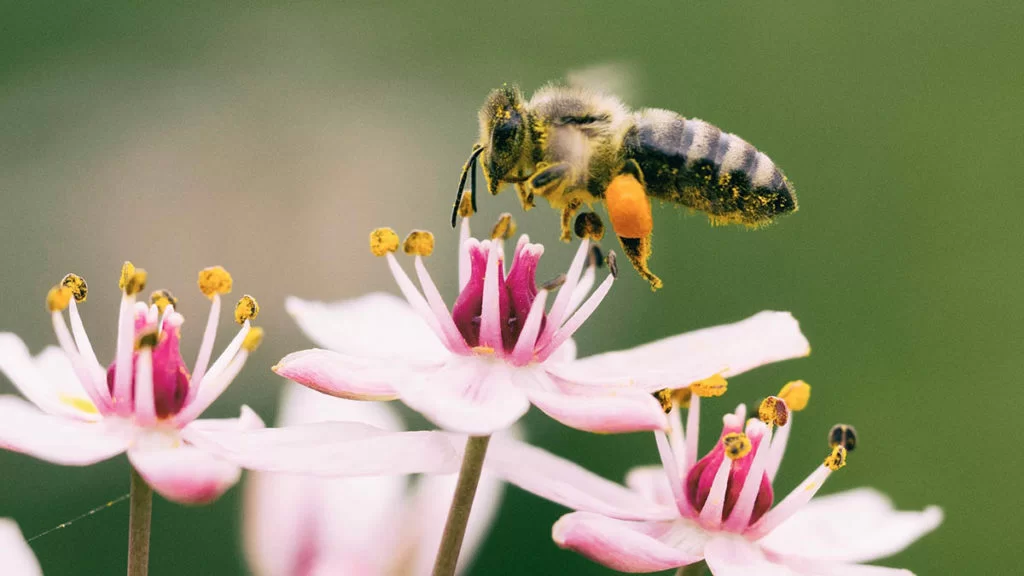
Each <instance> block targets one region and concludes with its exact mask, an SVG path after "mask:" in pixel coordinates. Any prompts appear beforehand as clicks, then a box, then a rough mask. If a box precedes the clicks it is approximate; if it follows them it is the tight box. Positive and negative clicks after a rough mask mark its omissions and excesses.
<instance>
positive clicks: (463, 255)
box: [459, 218, 473, 292]
mask: <svg viewBox="0 0 1024 576" xmlns="http://www.w3.org/2000/svg"><path fill="white" fill-rule="evenodd" d="M469 235H470V232H469V218H463V219H462V226H461V227H460V228H459V292H462V290H463V289H464V288H465V287H466V284H469V277H470V275H471V274H472V272H473V267H472V265H471V264H470V258H469V250H468V249H467V248H466V240H469Z"/></svg>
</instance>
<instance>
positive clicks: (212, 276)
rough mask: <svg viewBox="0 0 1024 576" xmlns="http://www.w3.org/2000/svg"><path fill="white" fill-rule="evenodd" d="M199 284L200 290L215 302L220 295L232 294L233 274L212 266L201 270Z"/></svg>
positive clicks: (220, 267)
mask: <svg viewBox="0 0 1024 576" xmlns="http://www.w3.org/2000/svg"><path fill="white" fill-rule="evenodd" d="M198 283H199V290H200V291H201V292H202V293H203V294H204V295H206V297H207V298H209V299H210V300H213V298H214V296H216V295H218V294H220V295H223V294H230V293H231V286H232V279H231V274H229V273H228V271H227V270H225V269H224V267H223V266H210V267H209V268H203V269H202V270H200V271H199V280H198ZM174 303H175V304H176V303H177V302H174Z"/></svg>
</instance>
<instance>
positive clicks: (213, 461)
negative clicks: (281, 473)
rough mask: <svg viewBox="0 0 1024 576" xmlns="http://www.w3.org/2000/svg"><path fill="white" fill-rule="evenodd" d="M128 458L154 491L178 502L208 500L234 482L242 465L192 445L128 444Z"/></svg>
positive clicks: (217, 496) (193, 502)
mask: <svg viewBox="0 0 1024 576" xmlns="http://www.w3.org/2000/svg"><path fill="white" fill-rule="evenodd" d="M128 459H129V460H131V463H132V466H134V467H135V469H136V470H137V471H138V472H139V474H140V475H141V476H142V478H143V479H144V480H145V481H146V483H147V484H149V485H150V486H152V487H153V490H154V491H156V493H157V494H160V495H161V496H163V497H164V498H166V499H168V500H171V501H173V502H178V503H180V504H208V503H210V502H213V501H214V500H216V499H217V498H220V496H221V494H223V493H224V492H226V491H227V490H228V488H231V487H232V486H234V485H235V483H236V482H238V479H239V478H240V477H241V475H242V469H241V468H239V467H238V466H236V465H235V464H232V463H230V462H228V461H226V460H223V459H221V458H218V457H217V456H215V455H213V454H210V453H208V452H206V451H204V450H200V449H199V448H196V447H194V446H189V445H185V444H183V445H179V446H176V447H169V448H148V447H132V448H129V449H128Z"/></svg>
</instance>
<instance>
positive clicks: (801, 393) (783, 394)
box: [779, 380, 811, 412]
mask: <svg viewBox="0 0 1024 576" xmlns="http://www.w3.org/2000/svg"><path fill="white" fill-rule="evenodd" d="M779 398H782V399H783V400H785V401H786V406H788V407H789V409H790V410H792V411H794V412H799V411H801V410H803V409H804V408H807V402H808V401H809V400H810V399H811V385H810V384H808V383H807V382H804V381H803V380H793V381H792V382H789V383H788V384H786V385H785V386H783V387H782V390H780V391H779Z"/></svg>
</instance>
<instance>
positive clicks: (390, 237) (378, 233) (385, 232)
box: [370, 227, 398, 256]
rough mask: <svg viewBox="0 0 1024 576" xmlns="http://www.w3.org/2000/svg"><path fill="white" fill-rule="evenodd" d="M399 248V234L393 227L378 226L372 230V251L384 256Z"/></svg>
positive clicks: (376, 254)
mask: <svg viewBox="0 0 1024 576" xmlns="http://www.w3.org/2000/svg"><path fill="white" fill-rule="evenodd" d="M397 250H398V234H396V233H395V231H394V230H392V229H391V228H387V227H383V228H376V229H374V230H373V231H372V232H370V253H371V254H373V255H374V256H384V255H385V254H389V253H391V252H396V251H397Z"/></svg>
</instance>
